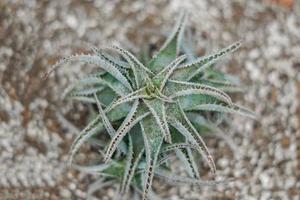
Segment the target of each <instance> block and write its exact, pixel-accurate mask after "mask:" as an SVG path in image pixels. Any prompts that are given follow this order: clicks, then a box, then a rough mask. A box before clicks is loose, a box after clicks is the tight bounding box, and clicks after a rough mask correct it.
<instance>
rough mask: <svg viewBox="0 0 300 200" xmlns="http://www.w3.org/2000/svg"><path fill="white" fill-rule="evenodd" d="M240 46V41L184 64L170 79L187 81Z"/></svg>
mask: <svg viewBox="0 0 300 200" xmlns="http://www.w3.org/2000/svg"><path fill="white" fill-rule="evenodd" d="M240 46H241V41H238V42H236V43H234V44H232V45H230V46H228V47H226V48H224V49H222V50H221V51H219V52H217V53H214V54H211V55H208V56H204V57H199V58H197V59H195V60H194V61H192V62H190V63H187V64H184V65H182V66H180V67H178V68H177V70H176V71H175V72H174V73H173V76H172V79H175V80H182V81H189V80H191V79H192V78H193V77H194V76H196V75H197V74H199V73H200V72H203V71H205V70H206V69H207V68H208V67H210V66H211V65H212V64H213V63H215V62H217V61H218V60H219V59H220V58H222V57H224V56H226V55H227V54H228V53H230V52H233V51H235V50H237V49H238V48H239V47H240Z"/></svg>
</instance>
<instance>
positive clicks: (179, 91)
mask: <svg viewBox="0 0 300 200" xmlns="http://www.w3.org/2000/svg"><path fill="white" fill-rule="evenodd" d="M168 85H169V87H168V88H167V90H166V91H165V93H166V95H170V96H169V97H170V98H171V99H172V98H175V97H180V96H189V95H194V94H198V95H208V96H212V97H214V98H216V99H218V100H220V101H223V102H225V103H227V104H228V105H232V101H231V98H230V97H229V96H228V95H227V94H226V93H225V92H223V91H222V90H219V89H217V88H215V87H212V86H208V85H205V84H198V83H191V82H184V81H175V80H170V81H169V84H168Z"/></svg>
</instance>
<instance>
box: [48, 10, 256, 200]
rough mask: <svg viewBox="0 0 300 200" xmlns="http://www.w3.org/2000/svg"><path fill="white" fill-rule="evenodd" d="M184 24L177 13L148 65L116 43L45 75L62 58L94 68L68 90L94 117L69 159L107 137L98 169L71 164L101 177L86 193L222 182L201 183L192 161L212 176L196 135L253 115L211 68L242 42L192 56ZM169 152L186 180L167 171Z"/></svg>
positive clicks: (121, 194)
mask: <svg viewBox="0 0 300 200" xmlns="http://www.w3.org/2000/svg"><path fill="white" fill-rule="evenodd" d="M186 19H187V17H186V15H185V14H182V15H181V16H180V18H179V20H178V21H177V24H176V26H175V27H174V30H173V32H172V33H171V34H170V36H169V37H168V39H167V40H166V42H165V43H164V44H163V46H162V47H161V49H160V50H159V51H158V52H157V53H156V54H155V56H153V58H151V59H150V60H149V61H148V59H143V60H144V62H141V61H139V60H138V58H137V57H135V56H134V55H133V54H132V53H130V52H129V51H127V50H125V49H123V48H121V47H118V46H115V45H110V46H107V47H105V48H100V49H99V48H96V47H92V51H93V54H82V55H74V56H71V57H68V58H64V59H62V60H60V61H59V62H58V63H57V64H55V65H54V66H53V68H52V69H51V70H50V71H49V72H48V73H47V74H46V77H47V76H49V74H50V73H51V72H52V71H54V70H55V69H56V68H57V67H58V66H60V65H62V64H64V63H66V62H69V61H80V62H83V63H88V64H92V65H95V66H98V67H99V68H100V69H99V72H97V73H93V74H90V75H89V76H87V77H85V78H83V79H81V80H79V81H78V82H76V83H75V84H73V85H72V86H71V87H70V88H69V89H68V90H67V91H68V92H67V96H68V97H71V98H73V99H77V100H81V101H84V102H89V103H92V104H94V105H95V106H97V115H96V116H95V117H94V118H93V119H92V120H91V122H90V123H89V124H88V125H87V126H86V127H85V128H84V129H83V130H82V131H81V133H80V134H79V135H78V136H77V138H76V139H75V141H74V143H73V145H72V147H71V150H70V159H69V162H70V163H72V161H73V158H74V156H75V154H76V152H78V150H79V148H80V147H81V145H82V144H83V143H84V142H86V141H88V140H90V139H91V138H95V135H97V134H104V133H105V132H106V133H108V135H109V138H110V139H109V140H108V141H106V140H105V141H102V143H101V145H102V147H101V148H100V149H99V152H101V155H103V157H102V158H101V159H99V161H100V163H99V164H97V165H95V166H85V167H84V166H77V165H75V167H76V168H78V169H80V170H83V171H86V172H90V173H94V172H96V173H98V174H99V175H100V178H99V180H97V181H96V182H95V183H93V184H91V186H90V190H89V192H88V193H89V194H92V193H93V192H94V191H95V190H97V189H100V188H101V187H104V186H106V185H108V184H114V183H119V185H120V186H119V190H118V192H117V194H118V195H117V198H118V199H122V198H126V197H128V195H129V194H128V193H129V191H130V188H132V189H133V191H135V192H137V193H138V194H139V195H141V196H142V199H148V198H153V197H155V193H154V192H153V190H152V189H151V186H152V180H153V177H160V178H163V179H165V180H167V181H171V182H173V183H178V184H180V183H182V184H195V185H198V186H202V185H215V184H218V183H222V182H223V181H219V182H218V181H214V180H212V181H205V180H201V178H200V174H199V169H198V163H199V162H200V161H201V160H200V158H201V159H203V160H205V162H206V163H207V164H208V166H209V168H210V170H211V171H212V173H215V172H216V166H215V163H214V160H213V158H212V156H211V154H210V152H209V150H208V148H207V146H206V144H205V142H204V140H203V138H202V134H203V133H206V132H209V131H215V130H216V129H217V124H215V123H213V122H211V121H210V120H209V116H217V117H218V116H221V115H222V116H224V115H226V114H227V113H237V114H241V115H245V116H248V117H253V118H254V117H255V114H254V113H253V112H251V111H250V110H248V109H246V108H244V107H241V106H239V105H237V104H235V103H233V102H232V100H231V98H230V96H229V95H228V94H227V93H226V92H236V91H240V88H239V85H237V84H236V82H235V81H234V79H232V78H231V77H230V76H229V75H227V74H224V73H222V72H220V71H218V70H216V69H213V68H212V65H213V64H214V63H215V62H216V61H218V60H219V59H221V58H223V57H224V56H226V55H227V54H228V53H231V52H233V51H235V50H237V49H238V48H239V47H240V45H241V42H240V41H239V42H236V43H234V44H232V45H230V46H228V47H226V48H224V49H222V50H220V51H218V52H216V53H213V54H211V55H208V56H203V57H196V56H195V55H193V53H191V52H192V51H191V50H190V49H189V48H188V45H187V43H186V42H185V40H184V35H185V34H184V29H185V23H186ZM185 54H187V55H185ZM116 55H117V56H116ZM219 118H220V117H219ZM221 120H222V118H221ZM174 153H175V156H176V157H178V159H179V160H180V161H182V162H181V163H183V164H184V167H185V170H186V172H187V176H186V177H183V176H178V175H176V171H174V170H173V169H172V164H170V162H169V158H170V157H171V155H174Z"/></svg>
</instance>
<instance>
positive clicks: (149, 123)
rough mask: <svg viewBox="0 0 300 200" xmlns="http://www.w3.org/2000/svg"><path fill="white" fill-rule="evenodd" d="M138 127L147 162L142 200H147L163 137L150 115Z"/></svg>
mask: <svg viewBox="0 0 300 200" xmlns="http://www.w3.org/2000/svg"><path fill="white" fill-rule="evenodd" d="M140 125H141V130H142V134H143V137H144V144H145V150H146V160H147V164H146V171H145V174H144V187H143V200H146V199H148V193H149V190H151V186H152V180H153V172H154V171H155V169H154V168H155V166H156V162H157V158H158V154H159V152H160V148H161V145H162V142H163V135H162V134H161V131H160V128H159V127H158V126H157V123H156V120H155V118H154V117H153V116H151V115H150V116H148V117H146V118H144V119H143V120H142V121H141V123H140Z"/></svg>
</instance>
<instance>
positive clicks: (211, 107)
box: [186, 104, 258, 119]
mask: <svg viewBox="0 0 300 200" xmlns="http://www.w3.org/2000/svg"><path fill="white" fill-rule="evenodd" d="M186 110H189V111H196V110H197V111H213V112H221V113H232V114H239V115H243V116H246V117H250V118H252V119H257V118H258V116H257V115H256V114H255V113H254V112H252V111H251V110H249V109H247V108H244V107H241V106H239V105H237V104H234V105H233V106H232V107H230V106H227V105H221V104H199V105H197V106H194V107H191V108H187V109H186Z"/></svg>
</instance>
